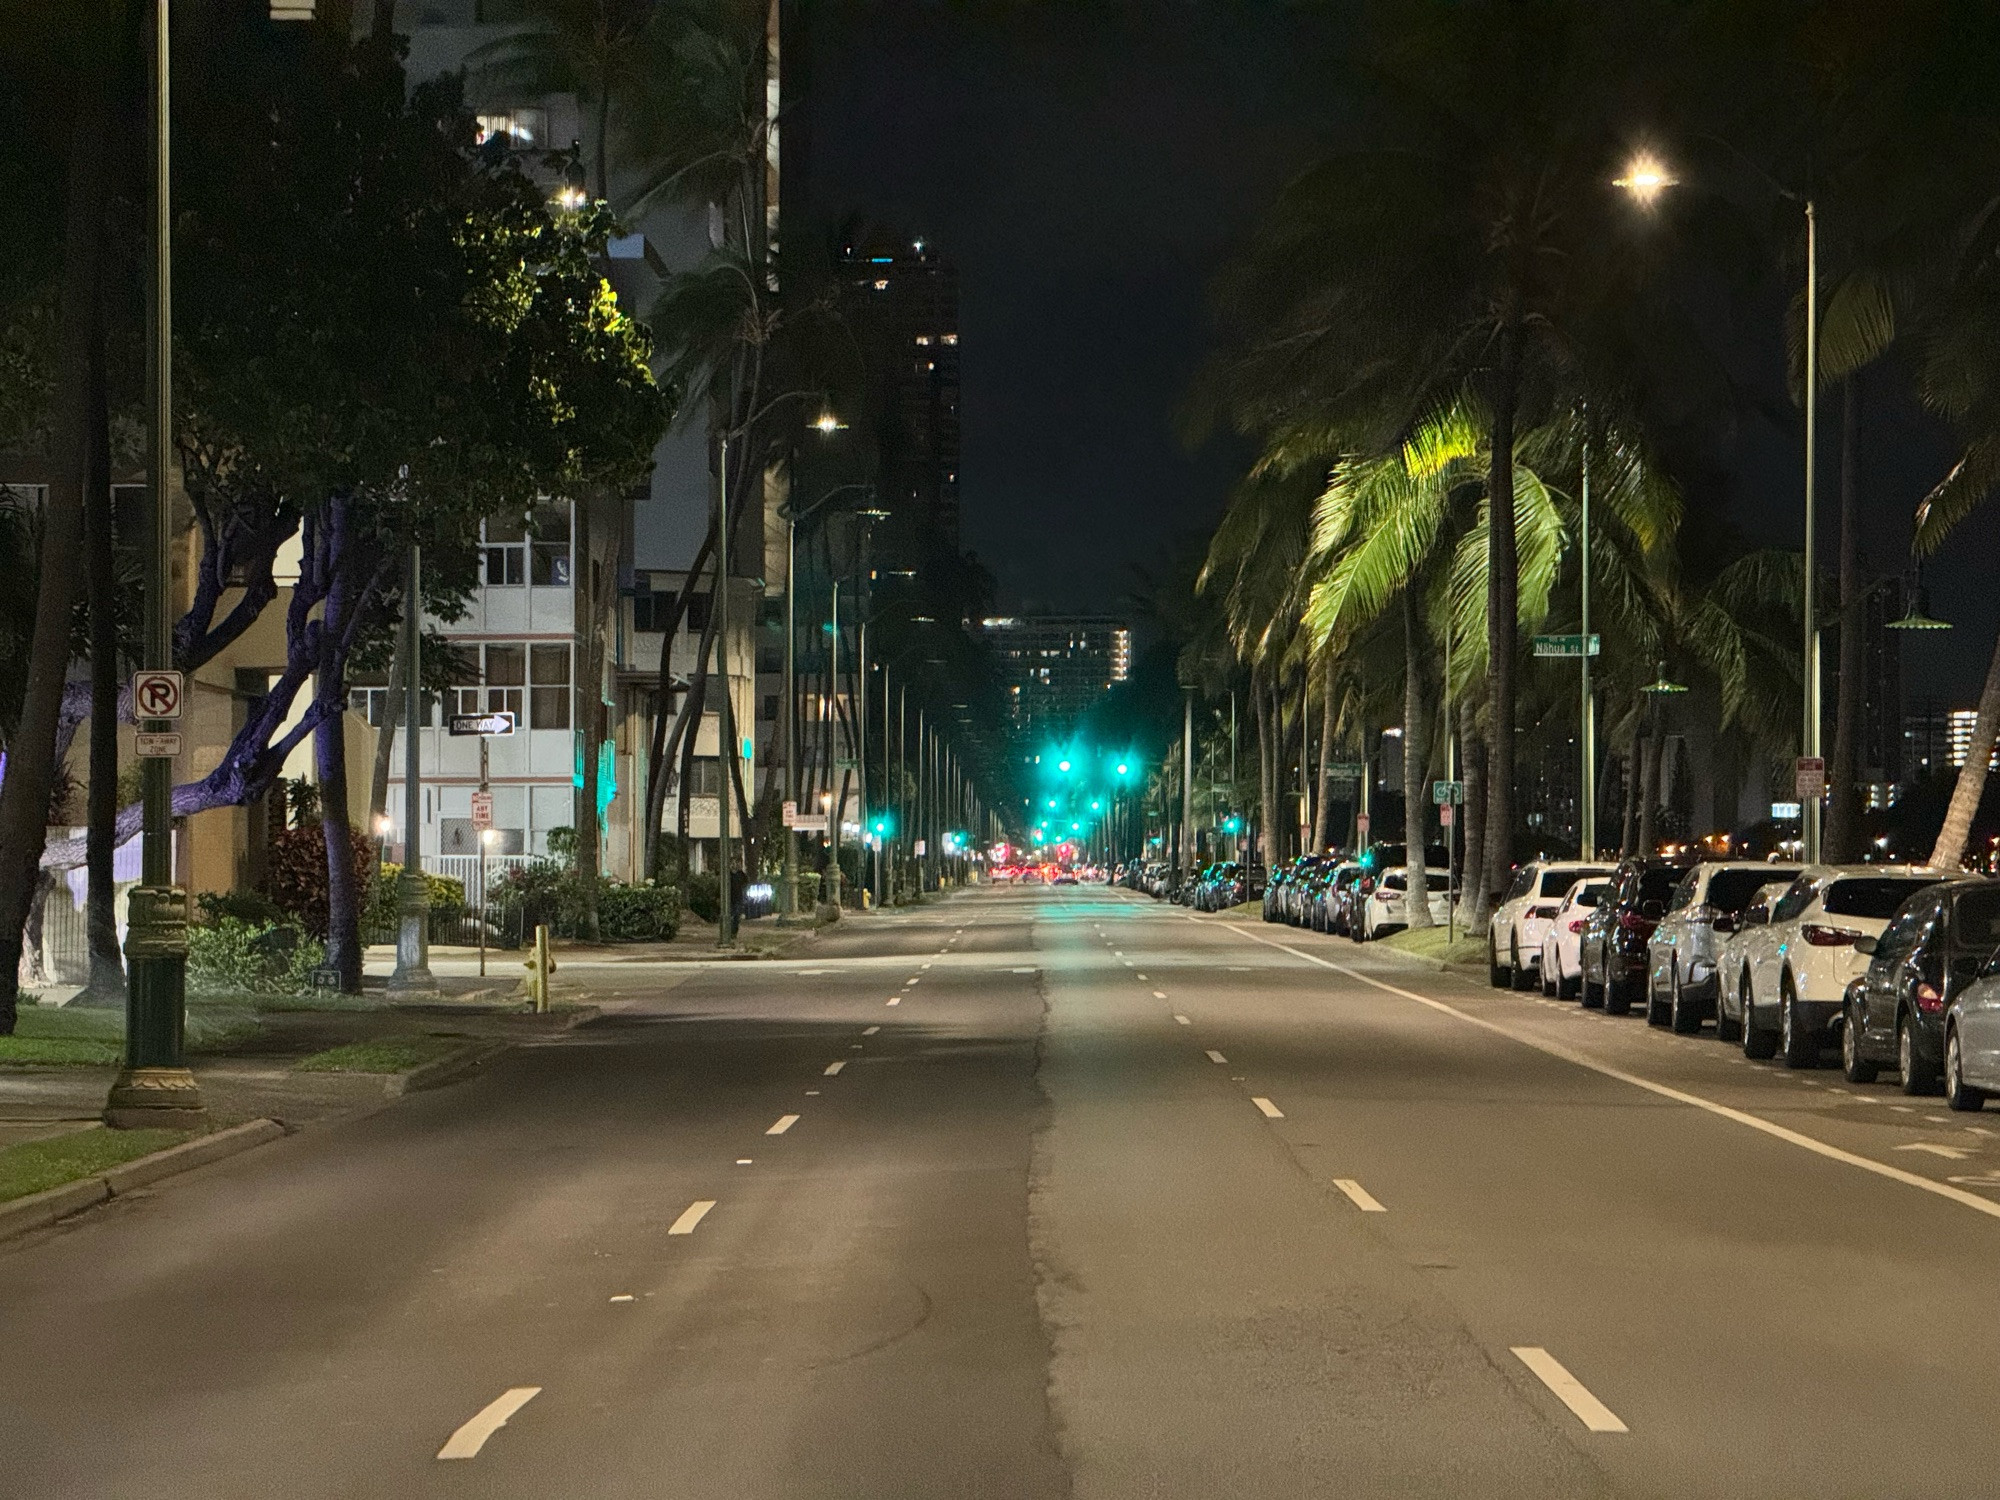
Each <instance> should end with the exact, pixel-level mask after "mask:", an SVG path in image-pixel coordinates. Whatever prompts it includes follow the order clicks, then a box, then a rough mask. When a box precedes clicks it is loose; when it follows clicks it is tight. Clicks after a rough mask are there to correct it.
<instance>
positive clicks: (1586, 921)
mask: <svg viewBox="0 0 2000 1500" xmlns="http://www.w3.org/2000/svg"><path fill="white" fill-rule="evenodd" d="M1589 925H1590V918H1588V917H1573V918H1571V920H1570V924H1569V930H1570V931H1571V932H1581V931H1583V929H1584V928H1586V927H1588V926H1589Z"/></svg>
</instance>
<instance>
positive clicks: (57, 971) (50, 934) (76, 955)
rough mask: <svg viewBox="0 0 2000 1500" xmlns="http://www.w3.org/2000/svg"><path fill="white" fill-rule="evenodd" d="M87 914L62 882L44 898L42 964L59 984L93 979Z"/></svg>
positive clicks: (51, 888)
mask: <svg viewBox="0 0 2000 1500" xmlns="http://www.w3.org/2000/svg"><path fill="white" fill-rule="evenodd" d="M87 916H88V913H87V912H86V910H85V908H83V907H81V906H78V905H77V904H76V903H75V902H74V901H73V900H71V898H70V893H69V887H68V886H67V885H65V884H63V883H62V882H60V881H58V882H56V884H54V885H53V886H51V887H50V888H49V891H48V893H47V895H46V897H45V898H44V899H43V901H42V963H43V965H44V966H45V967H46V969H47V971H48V975H49V978H50V979H51V980H53V981H54V982H55V983H57V984H85V983H87V982H88V981H89V979H90V937H89V931H88V928H87V925H86V920H87Z"/></svg>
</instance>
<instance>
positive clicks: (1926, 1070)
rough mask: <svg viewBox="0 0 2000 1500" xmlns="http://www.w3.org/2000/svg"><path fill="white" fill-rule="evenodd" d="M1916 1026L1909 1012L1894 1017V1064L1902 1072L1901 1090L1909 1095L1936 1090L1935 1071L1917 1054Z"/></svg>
mask: <svg viewBox="0 0 2000 1500" xmlns="http://www.w3.org/2000/svg"><path fill="white" fill-rule="evenodd" d="M1916 1031H1917V1028H1916V1027H1915V1026H1914V1025H1912V1024H1911V1022H1910V1016H1909V1012H1907V1011H1905V1012H1904V1013H1903V1014H1902V1015H1900V1016H1898V1017H1897V1018H1896V1066H1897V1067H1898V1068H1899V1069H1900V1070H1901V1071H1902V1074H1903V1092H1904V1093H1906V1094H1909V1095H1911V1096H1913V1097H1914V1096H1915V1095H1918V1094H1934V1093H1936V1092H1937V1082H1938V1081H1937V1072H1936V1070H1935V1069H1933V1068H1932V1067H1931V1066H1930V1065H1929V1064H1928V1063H1926V1062H1925V1061H1924V1060H1923V1059H1922V1058H1921V1057H1919V1056H1918V1055H1917V1036H1916Z"/></svg>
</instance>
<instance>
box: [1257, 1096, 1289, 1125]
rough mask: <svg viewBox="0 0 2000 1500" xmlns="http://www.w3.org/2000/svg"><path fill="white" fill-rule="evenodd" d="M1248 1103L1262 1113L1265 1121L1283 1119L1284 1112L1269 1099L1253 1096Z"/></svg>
mask: <svg viewBox="0 0 2000 1500" xmlns="http://www.w3.org/2000/svg"><path fill="white" fill-rule="evenodd" d="M1250 1102H1251V1103H1252V1104H1254V1105H1256V1106H1257V1108H1259V1109H1261V1110H1262V1111H1263V1112H1264V1118H1265V1119H1267V1120H1282V1119H1284V1118H1285V1112H1284V1111H1283V1110H1282V1109H1280V1108H1278V1106H1277V1105H1275V1104H1273V1103H1272V1102H1271V1101H1270V1100H1269V1099H1266V1098H1265V1097H1264V1096H1263V1095H1262V1094H1256V1095H1253V1096H1252V1097H1251V1100H1250Z"/></svg>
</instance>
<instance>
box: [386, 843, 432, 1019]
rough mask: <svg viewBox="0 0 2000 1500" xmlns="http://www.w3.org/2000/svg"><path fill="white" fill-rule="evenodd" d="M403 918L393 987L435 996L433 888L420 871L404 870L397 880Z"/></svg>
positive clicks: (391, 985)
mask: <svg viewBox="0 0 2000 1500" xmlns="http://www.w3.org/2000/svg"><path fill="white" fill-rule="evenodd" d="M397 895H398V896H399V897H400V898H401V899H400V900H399V901H398V903H397V912H398V917H399V921H398V924H397V931H396V972H395V973H394V974H392V975H390V976H389V988H390V989H391V990H393V991H395V992H396V993H398V994H403V995H411V994H419V995H432V994H436V993H437V987H438V983H437V980H436V979H435V978H434V977H433V976H432V974H431V934H430V925H431V887H430V882H429V881H428V880H426V879H425V878H424V877H423V874H422V873H421V872H419V871H414V870H407V869H406V870H404V871H403V873H402V875H401V877H400V878H399V879H398V880H397Z"/></svg>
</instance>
